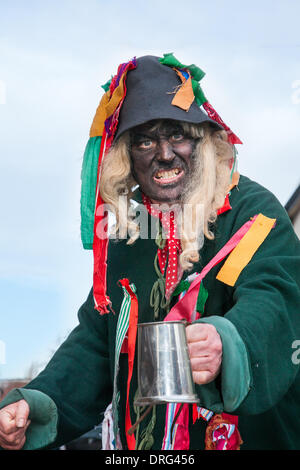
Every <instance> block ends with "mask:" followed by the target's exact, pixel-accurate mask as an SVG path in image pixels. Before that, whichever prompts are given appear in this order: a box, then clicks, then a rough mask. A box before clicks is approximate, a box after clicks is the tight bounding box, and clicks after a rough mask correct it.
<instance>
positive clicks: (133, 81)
mask: <svg viewBox="0 0 300 470" xmlns="http://www.w3.org/2000/svg"><path fill="white" fill-rule="evenodd" d="M181 84H182V82H181V80H180V78H179V76H178V74H177V73H176V71H175V70H174V69H173V68H172V67H169V66H167V65H163V64H161V63H160V61H159V57H155V56H151V55H147V56H143V57H139V58H137V59H136V68H135V69H133V70H129V71H128V73H127V77H126V88H127V92H126V97H125V100H124V102H123V104H122V107H121V110H120V114H119V124H118V128H117V131H116V134H115V139H117V138H118V137H120V135H121V134H123V133H124V132H125V131H127V130H129V129H131V128H133V127H136V126H139V125H141V124H144V123H146V122H148V121H152V120H154V119H174V120H176V121H183V122H190V123H194V124H200V123H202V122H210V123H211V124H212V126H213V127H215V128H217V129H223V127H222V126H221V125H219V124H218V123H217V122H216V121H214V120H212V119H210V118H209V117H208V116H207V114H205V113H204V112H203V111H202V110H201V108H200V107H199V106H198V104H197V103H196V101H195V100H194V101H193V102H192V104H191V106H190V108H189V110H188V111H185V110H184V109H181V108H180V107H178V106H175V105H173V104H171V103H172V100H173V98H174V94H175V93H176V90H178V87H179V86H181Z"/></svg>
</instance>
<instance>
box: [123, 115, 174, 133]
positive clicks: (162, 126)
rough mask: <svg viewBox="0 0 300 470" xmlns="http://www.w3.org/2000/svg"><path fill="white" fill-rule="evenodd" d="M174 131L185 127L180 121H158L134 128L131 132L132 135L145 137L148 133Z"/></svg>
mask: <svg viewBox="0 0 300 470" xmlns="http://www.w3.org/2000/svg"><path fill="white" fill-rule="evenodd" d="M174 130H180V131H182V130H183V126H182V123H181V122H180V121H174V120H171V119H157V120H153V121H148V122H146V123H144V124H141V125H139V126H136V127H133V128H132V129H131V130H130V132H131V134H132V135H143V134H148V133H165V132H169V131H174Z"/></svg>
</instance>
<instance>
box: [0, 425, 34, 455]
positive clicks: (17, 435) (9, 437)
mask: <svg viewBox="0 0 300 470" xmlns="http://www.w3.org/2000/svg"><path fill="white" fill-rule="evenodd" d="M30 423H31V421H30V420H28V421H27V423H26V425H25V426H24V428H20V429H18V431H16V432H13V433H3V432H1V431H0V445H1V446H2V447H5V448H9V449H12V448H14V447H19V446H20V444H21V443H22V442H23V440H24V439H25V433H26V431H27V428H28V426H29V425H30ZM24 442H25V440H24ZM23 445H24V443H23Z"/></svg>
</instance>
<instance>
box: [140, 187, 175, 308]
mask: <svg viewBox="0 0 300 470" xmlns="http://www.w3.org/2000/svg"><path fill="white" fill-rule="evenodd" d="M142 197H143V203H144V205H145V206H146V208H147V210H148V212H149V214H150V215H151V216H153V217H157V218H159V220H160V221H161V224H162V226H163V229H164V231H165V232H166V243H165V246H164V247H163V248H158V250H157V254H158V261H159V267H160V270H161V272H162V274H163V275H164V274H165V270H166V265H167V272H166V294H165V295H166V298H167V299H168V298H169V297H170V296H171V294H172V292H173V290H174V289H175V287H176V285H177V284H178V282H179V281H180V279H181V275H182V270H181V268H180V266H179V263H178V256H179V254H180V253H181V251H182V249H181V243H180V240H179V238H178V234H177V230H176V220H175V213H174V211H170V212H162V211H160V210H158V209H157V208H156V207H155V205H153V204H152V203H151V201H150V199H149V198H148V197H147V196H145V195H144V194H143V195H142ZM167 263H168V264H167Z"/></svg>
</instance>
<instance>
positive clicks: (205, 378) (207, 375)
mask: <svg viewBox="0 0 300 470" xmlns="http://www.w3.org/2000/svg"><path fill="white" fill-rule="evenodd" d="M215 377H216V375H215V374H212V373H211V372H210V371H209V370H202V371H201V372H196V371H193V380H194V382H195V383H196V384H198V385H203V384H207V383H209V382H212V381H213V380H214V379H215Z"/></svg>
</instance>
